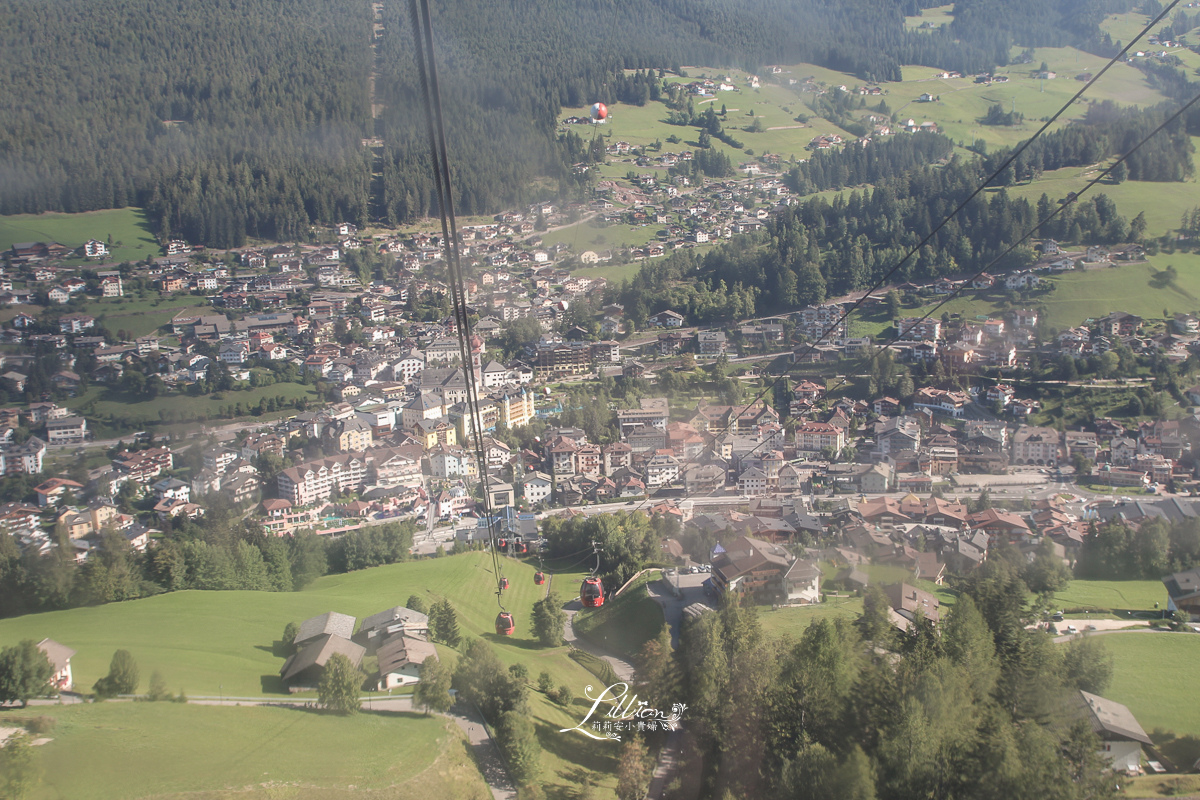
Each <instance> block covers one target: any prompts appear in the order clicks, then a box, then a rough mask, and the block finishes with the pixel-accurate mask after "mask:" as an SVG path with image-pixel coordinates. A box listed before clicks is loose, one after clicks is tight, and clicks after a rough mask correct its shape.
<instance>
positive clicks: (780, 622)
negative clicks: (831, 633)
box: [758, 597, 863, 639]
mask: <svg viewBox="0 0 1200 800" xmlns="http://www.w3.org/2000/svg"><path fill="white" fill-rule="evenodd" d="M862 610H863V603H862V598H860V597H839V598H836V599H832V600H828V601H826V602H824V603H817V604H815V605H810V606H788V607H787V608H770V607H767V606H759V607H758V620H759V622H761V623H762V627H763V632H764V633H766V634H767V635H768V636H771V637H772V638H783V637H785V636H786V637H790V638H792V639H799V638H800V636H801V635H802V634H803V633H804V629H805V628H807V627H808V626H809V625H810V624H812V623H813V622H814V621H816V620H818V619H830V620H833V619H839V618H840V619H845V620H855V619H858V617H859V616H861V615H862Z"/></svg>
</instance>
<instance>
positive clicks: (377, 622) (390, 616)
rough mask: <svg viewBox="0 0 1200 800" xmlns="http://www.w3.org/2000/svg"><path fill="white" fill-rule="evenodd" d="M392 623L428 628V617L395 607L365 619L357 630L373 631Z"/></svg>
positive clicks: (402, 607) (408, 609)
mask: <svg viewBox="0 0 1200 800" xmlns="http://www.w3.org/2000/svg"><path fill="white" fill-rule="evenodd" d="M394 622H401V623H404V624H405V625H412V626H417V627H422V628H427V627H429V617H428V616H427V615H425V614H422V613H421V612H420V611H413V610H412V609H411V608H405V607H404V606H395V607H393V608H387V609H384V610H383V611H380V612H379V613H378V614H372V615H371V616H369V617H367V618H366V619H364V620H363V621H362V625H360V626H359V630H360V631H373V630H375V629H376V628H383V627H386V626H388V625H391V624H392V623H394Z"/></svg>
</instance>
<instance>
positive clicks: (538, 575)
mask: <svg viewBox="0 0 1200 800" xmlns="http://www.w3.org/2000/svg"><path fill="white" fill-rule="evenodd" d="M533 582H534V583H536V584H537V585H538V586H541V585H542V584H543V583H545V582H546V573H544V572H535V573H533Z"/></svg>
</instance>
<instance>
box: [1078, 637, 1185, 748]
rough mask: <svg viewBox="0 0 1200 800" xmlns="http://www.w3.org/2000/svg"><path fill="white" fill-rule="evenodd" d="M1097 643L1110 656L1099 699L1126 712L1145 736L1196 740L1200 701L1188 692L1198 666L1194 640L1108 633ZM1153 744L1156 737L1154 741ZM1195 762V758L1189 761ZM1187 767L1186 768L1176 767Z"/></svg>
mask: <svg viewBox="0 0 1200 800" xmlns="http://www.w3.org/2000/svg"><path fill="white" fill-rule="evenodd" d="M1099 641H1101V642H1103V643H1104V646H1105V648H1106V649H1107V650H1108V651H1109V652H1110V653H1112V656H1113V678H1112V684H1111V685H1110V686H1109V688H1108V690H1107V691H1106V692H1105V693H1104V696H1105V697H1108V698H1110V699H1112V700H1116V701H1117V702H1118V703H1124V704H1125V705H1127V706H1129V710H1130V711H1132V712H1133V715H1134V717H1136V718H1137V721H1138V722H1139V723H1141V726H1142V728H1144V729H1145V731H1146V733H1149V734H1151V735H1152V736H1154V733H1155V731H1156V730H1160V731H1170V732H1172V733H1174V734H1175V735H1176V736H1178V737H1185V736H1190V737H1192V739H1193V741H1195V740H1196V738H1197V737H1200V695H1197V693H1196V692H1194V691H1192V690H1191V686H1192V684H1193V683H1194V681H1195V678H1196V665H1197V664H1198V663H1200V636H1198V635H1196V634H1187V633H1140V632H1139V633H1114V634H1106V635H1104V636H1101V637H1100V639H1099ZM1154 738H1155V739H1156V740H1157V739H1158V738H1159V737H1158V736H1154ZM1196 756H1200V752H1197V753H1196V754H1195V755H1194V756H1192V758H1193V759H1194V758H1195V757H1196ZM1178 766H1180V767H1187V766H1190V762H1189V763H1185V764H1179V765H1178Z"/></svg>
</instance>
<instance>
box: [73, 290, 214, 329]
mask: <svg viewBox="0 0 1200 800" xmlns="http://www.w3.org/2000/svg"><path fill="white" fill-rule="evenodd" d="M184 312H188V313H196V314H213V313H216V311H215V310H214V309H213V307H212V304H211V303H209V302H208V300H206V299H205V298H203V297H198V296H196V295H189V294H179V295H173V296H171V297H157V296H150V297H146V298H139V297H134V296H129V297H109V298H102V297H94V298H90V299H89V300H88V301H87V302H86V303H84V304H83V308H82V309H80V312H79V313H81V314H88V315H89V316H93V317H95V318H96V319H97V320H98V321H99V322H100V323H101V324H102V325H104V327H106V328H108V329H109V330H110V331H112V332H113V333H114V334H116V332H117V331H120V330H124V331H128V332H129V334H130V335H131V336H133V337H135V338H136V337H138V336H145V335H147V334H150V333H155V332H157V331H158V329H159V328H161V327H163V326H164V325H168V324H169V323H170V322H171V320H172V319H174V318H175V317H177V316H179V315H180V314H182V313H184Z"/></svg>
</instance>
